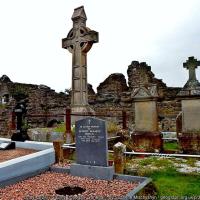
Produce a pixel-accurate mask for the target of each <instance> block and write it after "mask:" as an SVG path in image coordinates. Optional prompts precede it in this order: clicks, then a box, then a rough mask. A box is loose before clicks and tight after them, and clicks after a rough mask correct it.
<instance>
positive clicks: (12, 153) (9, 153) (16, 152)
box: [0, 148, 37, 162]
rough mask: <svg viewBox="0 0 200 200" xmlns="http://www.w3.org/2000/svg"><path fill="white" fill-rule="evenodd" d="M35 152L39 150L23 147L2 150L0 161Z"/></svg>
mask: <svg viewBox="0 0 200 200" xmlns="http://www.w3.org/2000/svg"><path fill="white" fill-rule="evenodd" d="M35 152H37V151H36V150H33V149H23V148H16V149H10V150H0V162H4V161H7V160H11V159H13V158H18V157H20V156H25V155H28V154H31V153H35Z"/></svg>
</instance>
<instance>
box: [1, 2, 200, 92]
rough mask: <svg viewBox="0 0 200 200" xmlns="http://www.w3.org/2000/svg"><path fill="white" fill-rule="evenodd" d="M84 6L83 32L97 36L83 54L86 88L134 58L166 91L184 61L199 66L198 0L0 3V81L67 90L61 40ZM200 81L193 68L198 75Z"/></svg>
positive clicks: (67, 63) (67, 60)
mask: <svg viewBox="0 0 200 200" xmlns="http://www.w3.org/2000/svg"><path fill="white" fill-rule="evenodd" d="M81 5H84V7H85V11H86V14H87V18H88V20H87V26H88V27H89V28H91V29H93V30H95V31H98V32H99V43H96V44H94V45H93V47H92V49H91V50H90V51H89V53H88V82H89V83H91V84H92V85H93V88H94V89H96V87H97V86H98V85H99V83H100V82H103V81H104V80H105V78H106V77H108V76H109V75H110V74H111V73H123V74H124V75H125V76H126V78H127V67H128V65H129V64H130V63H131V61H133V60H138V61H139V62H147V64H148V65H150V66H151V68H152V71H153V72H154V74H155V76H156V77H157V78H160V79H163V81H164V82H165V83H167V85H168V86H183V85H184V84H185V82H186V81H187V79H188V71H187V70H186V69H183V67H182V66H183V65H182V64H183V62H185V61H186V59H187V58H188V56H195V57H196V58H198V59H199V60H200V0H123V1H122V0H99V1H97V0H96V1H95V0H82V1H81V0H4V1H3V0H1V1H0V26H1V27H0V76H1V75H3V74H6V75H8V76H9V77H10V79H11V80H12V81H13V82H22V83H32V84H44V85H48V86H50V87H51V88H53V89H55V90H56V91H58V92H60V91H64V89H66V88H70V87H71V71H72V70H71V67H72V66H71V63H72V61H71V60H72V56H71V54H70V53H69V52H68V51H67V50H65V49H62V47H61V39H62V38H64V37H66V35H67V33H68V32H69V30H70V29H71V27H72V21H71V16H72V14H73V10H74V8H76V7H79V6H81ZM197 77H198V79H199V80H200V70H199V69H198V70H197Z"/></svg>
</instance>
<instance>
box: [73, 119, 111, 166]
mask: <svg viewBox="0 0 200 200" xmlns="http://www.w3.org/2000/svg"><path fill="white" fill-rule="evenodd" d="M75 130H76V156H77V163H78V164H83V165H92V166H104V167H107V166H108V153H107V152H108V143H107V132H106V122H105V121H104V120H101V119H97V118H91V117H89V118H85V119H82V120H79V121H77V122H76V128H75Z"/></svg>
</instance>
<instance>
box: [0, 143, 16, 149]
mask: <svg viewBox="0 0 200 200" xmlns="http://www.w3.org/2000/svg"><path fill="white" fill-rule="evenodd" d="M9 149H15V142H2V143H0V150H9Z"/></svg>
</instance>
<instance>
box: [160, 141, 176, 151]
mask: <svg viewBox="0 0 200 200" xmlns="http://www.w3.org/2000/svg"><path fill="white" fill-rule="evenodd" d="M163 148H164V150H171V151H177V150H179V145H178V143H177V142H164V145H163Z"/></svg>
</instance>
